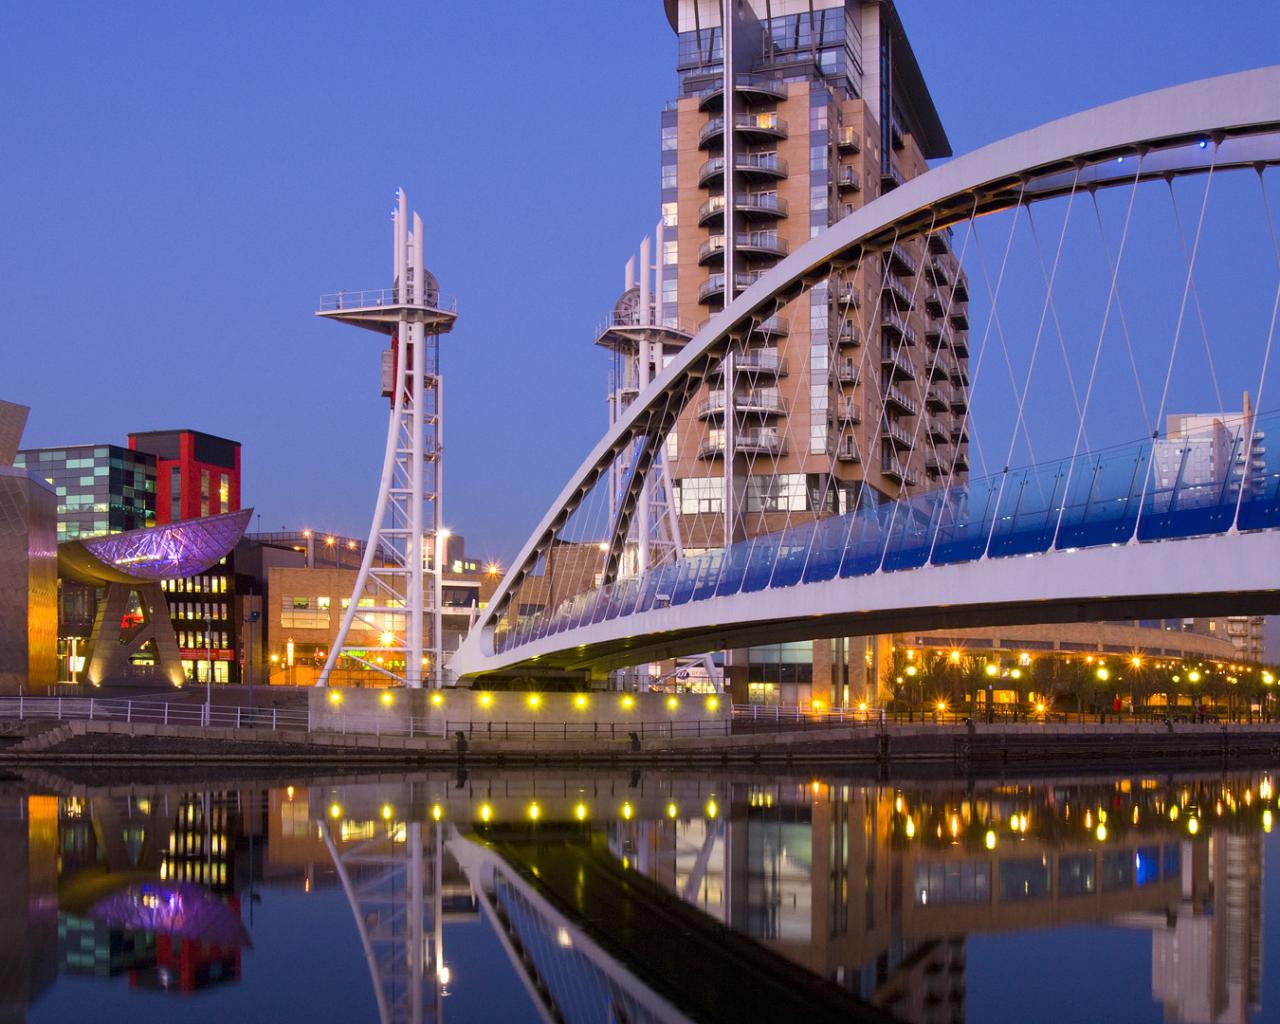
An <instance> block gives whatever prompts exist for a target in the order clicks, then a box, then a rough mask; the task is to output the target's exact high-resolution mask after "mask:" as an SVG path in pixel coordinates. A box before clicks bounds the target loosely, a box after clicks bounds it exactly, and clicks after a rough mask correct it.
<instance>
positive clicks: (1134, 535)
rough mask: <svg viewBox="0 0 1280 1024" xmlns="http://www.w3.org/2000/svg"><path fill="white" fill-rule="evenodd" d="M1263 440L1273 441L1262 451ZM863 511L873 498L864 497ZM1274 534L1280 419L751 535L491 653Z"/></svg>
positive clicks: (509, 639)
mask: <svg viewBox="0 0 1280 1024" xmlns="http://www.w3.org/2000/svg"><path fill="white" fill-rule="evenodd" d="M1268 439H1275V440H1274V442H1273V443H1272V444H1268V443H1267V442H1268ZM865 493H866V495H867V496H868V497H871V496H872V494H873V492H871V491H870V490H868V491H866V492H865ZM1233 526H1234V527H1236V528H1238V529H1240V530H1267V529H1274V528H1276V527H1280V413H1274V414H1270V415H1268V416H1266V417H1261V416H1259V417H1255V418H1254V419H1253V421H1252V422H1248V423H1246V422H1241V421H1239V420H1224V421H1217V422H1214V423H1213V424H1212V425H1211V426H1208V427H1206V428H1205V429H1203V430H1199V431H1197V432H1195V433H1193V434H1191V435H1189V436H1186V437H1181V438H1177V439H1156V440H1153V439H1148V440H1146V441H1142V442H1137V443H1133V444H1127V445H1121V446H1118V447H1114V448H1108V449H1104V450H1101V451H1095V452H1089V453H1085V454H1081V455H1079V456H1077V457H1076V458H1074V459H1059V460H1056V461H1053V462H1047V463H1043V464H1040V465H1036V466H1031V467H1027V468H1024V469H1016V470H1010V471H1008V472H1003V473H998V474H996V475H994V476H990V477H983V478H979V479H975V480H967V481H965V482H964V483H963V484H956V485H953V486H950V487H947V486H943V487H939V488H937V489H936V490H932V491H928V492H926V493H924V494H920V495H916V496H914V497H911V498H904V499H900V500H897V501H888V502H882V503H879V504H876V503H873V502H870V501H867V502H865V503H864V504H863V505H862V507H860V508H858V509H857V510H856V511H853V512H848V513H845V514H843V515H839V516H832V517H830V518H827V519H821V520H815V521H812V522H808V523H805V524H803V525H800V526H795V527H791V528H789V529H787V530H784V531H782V532H781V533H772V534H762V535H761V536H758V537H754V538H752V539H750V540H744V541H739V542H738V543H736V544H731V545H730V546H729V547H728V548H726V549H724V550H715V551H708V552H704V553H702V554H699V555H694V556H691V557H689V558H685V559H681V560H680V561H677V562H672V563H669V564H666V565H662V566H657V567H655V568H653V569H651V570H649V571H647V572H644V573H641V574H639V575H638V576H632V577H628V578H626V579H620V580H617V581H616V582H614V583H611V584H609V585H607V586H604V587H600V588H598V589H596V590H591V591H587V592H585V593H582V594H578V595H577V596H576V597H573V598H570V599H568V600H566V601H564V602H562V603H561V604H560V605H559V606H558V607H556V608H554V609H551V610H548V611H544V612H540V613H538V614H536V615H531V616H522V617H520V618H519V619H518V620H515V621H512V622H506V623H503V624H502V625H500V626H499V628H498V630H497V631H496V632H495V638H494V639H495V647H496V649H497V650H498V651H505V650H509V649H511V648H512V647H516V646H519V645H520V644H523V643H527V642H529V641H531V640H534V639H538V638H540V637H545V636H550V635H555V634H557V633H562V632H566V631H569V630H572V629H576V628H578V627H579V626H584V625H589V624H591V623H597V622H603V621H607V620H611V619H615V618H619V617H625V616H628V615H635V614H640V613H642V612H647V611H652V610H654V609H659V608H671V607H677V606H680V605H684V604H688V603H690V602H696V601H705V600H708V599H710V598H713V597H730V596H732V595H734V594H738V593H744V594H749V593H756V592H758V591H761V590H765V589H781V588H786V587H792V586H796V585H799V584H802V583H821V582H823V581H825V580H831V579H834V578H835V577H837V576H841V577H853V576H866V575H870V574H871V573H876V572H901V571H904V570H909V569H918V568H922V567H924V566H926V565H953V564H956V563H958V562H970V561H974V560H976V559H979V558H984V557H986V558H1003V557H1010V556H1014V555H1028V554H1041V553H1044V552H1047V551H1050V550H1066V549H1074V548H1089V547H1100V546H1105V545H1109V544H1124V543H1128V542H1130V541H1159V540H1173V539H1178V538H1184V537H1195V536H1206V535H1211V534H1220V533H1225V532H1227V531H1228V530H1230V529H1231V528H1232V527H1233Z"/></svg>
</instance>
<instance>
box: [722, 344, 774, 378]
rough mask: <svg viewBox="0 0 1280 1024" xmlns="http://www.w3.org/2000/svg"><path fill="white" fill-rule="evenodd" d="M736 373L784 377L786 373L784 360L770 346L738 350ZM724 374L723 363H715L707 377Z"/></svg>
mask: <svg viewBox="0 0 1280 1024" xmlns="http://www.w3.org/2000/svg"><path fill="white" fill-rule="evenodd" d="M736 364H737V369H738V373H740V374H749V375H751V376H757V377H759V376H766V377H784V376H786V373H787V363H786V360H784V359H782V358H781V357H780V356H779V355H778V353H777V352H775V351H774V350H773V349H771V348H749V349H747V350H746V351H744V352H739V353H738V355H737V359H736ZM723 375H724V364H723V363H716V365H715V366H713V367H712V368H711V371H710V373H708V377H711V378H716V377H721V376H723Z"/></svg>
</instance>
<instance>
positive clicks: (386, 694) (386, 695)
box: [381, 690, 395, 707]
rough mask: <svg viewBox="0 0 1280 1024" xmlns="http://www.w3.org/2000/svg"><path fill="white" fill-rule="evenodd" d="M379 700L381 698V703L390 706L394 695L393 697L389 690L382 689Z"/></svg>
mask: <svg viewBox="0 0 1280 1024" xmlns="http://www.w3.org/2000/svg"><path fill="white" fill-rule="evenodd" d="M381 700H382V703H383V704H385V705H387V706H388V707H390V706H391V703H392V702H393V701H394V700H395V697H393V696H392V695H391V691H390V690H383V691H382V697H381Z"/></svg>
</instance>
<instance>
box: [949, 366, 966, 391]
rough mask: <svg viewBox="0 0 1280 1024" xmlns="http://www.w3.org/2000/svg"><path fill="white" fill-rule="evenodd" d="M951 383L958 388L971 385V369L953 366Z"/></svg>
mask: <svg viewBox="0 0 1280 1024" xmlns="http://www.w3.org/2000/svg"><path fill="white" fill-rule="evenodd" d="M951 383H952V384H954V385H955V386H956V387H958V388H967V387H968V386H969V371H968V370H967V369H965V368H964V367H963V366H953V367H951Z"/></svg>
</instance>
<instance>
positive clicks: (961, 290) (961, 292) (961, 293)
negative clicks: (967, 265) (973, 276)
mask: <svg viewBox="0 0 1280 1024" xmlns="http://www.w3.org/2000/svg"><path fill="white" fill-rule="evenodd" d="M955 298H956V302H968V301H969V286H968V284H966V283H965V279H964V275H963V274H960V273H957V274H956V294H955Z"/></svg>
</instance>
